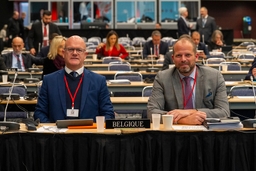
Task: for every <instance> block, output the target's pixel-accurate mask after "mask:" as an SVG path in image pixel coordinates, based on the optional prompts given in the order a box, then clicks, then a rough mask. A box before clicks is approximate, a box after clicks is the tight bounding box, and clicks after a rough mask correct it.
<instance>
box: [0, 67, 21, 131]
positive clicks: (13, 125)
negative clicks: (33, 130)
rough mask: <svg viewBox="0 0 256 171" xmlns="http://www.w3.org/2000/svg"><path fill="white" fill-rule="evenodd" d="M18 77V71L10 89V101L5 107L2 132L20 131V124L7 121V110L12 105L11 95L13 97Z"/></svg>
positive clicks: (8, 100) (1, 124) (0, 128)
mask: <svg viewBox="0 0 256 171" xmlns="http://www.w3.org/2000/svg"><path fill="white" fill-rule="evenodd" d="M17 75H18V73H17V71H16V72H15V75H14V79H13V82H12V86H11V87H10V90H9V96H8V99H7V103H6V106H5V109H4V121H2V122H0V130H1V131H7V130H12V131H14V130H19V129H20V124H19V123H17V122H9V121H6V115H7V108H8V105H9V103H10V99H11V95H12V91H13V87H14V83H15V81H16V78H17Z"/></svg>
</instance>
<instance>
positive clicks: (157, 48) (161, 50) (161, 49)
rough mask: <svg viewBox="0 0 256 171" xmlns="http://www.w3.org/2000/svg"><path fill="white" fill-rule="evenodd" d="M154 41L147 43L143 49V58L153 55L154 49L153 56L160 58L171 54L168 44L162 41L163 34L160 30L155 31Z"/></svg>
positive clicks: (153, 34)
mask: <svg viewBox="0 0 256 171" xmlns="http://www.w3.org/2000/svg"><path fill="white" fill-rule="evenodd" d="M151 36H152V40H150V41H148V42H146V43H145V45H144V47H143V58H144V59H145V58H147V57H148V56H149V55H151V49H152V56H153V57H159V55H165V54H166V53H167V52H169V47H168V44H167V43H166V42H163V41H161V37H162V35H161V33H160V32H159V31H158V30H155V31H153V32H152V34H151Z"/></svg>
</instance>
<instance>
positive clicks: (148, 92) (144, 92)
mask: <svg viewBox="0 0 256 171" xmlns="http://www.w3.org/2000/svg"><path fill="white" fill-rule="evenodd" d="M152 89H153V86H146V87H144V88H143V89H142V97H149V96H151V93H152Z"/></svg>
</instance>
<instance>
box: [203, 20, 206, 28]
mask: <svg viewBox="0 0 256 171" xmlns="http://www.w3.org/2000/svg"><path fill="white" fill-rule="evenodd" d="M205 23H206V18H203V27H204V26H205Z"/></svg>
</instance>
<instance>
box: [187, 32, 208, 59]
mask: <svg viewBox="0 0 256 171" xmlns="http://www.w3.org/2000/svg"><path fill="white" fill-rule="evenodd" d="M191 38H192V40H193V42H194V43H195V45H196V47H197V54H198V56H199V57H201V58H204V59H206V58H207V56H208V55H210V54H209V51H208V48H207V47H206V45H205V44H204V43H202V42H200V33H199V32H197V31H194V32H193V33H192V35H191Z"/></svg>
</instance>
